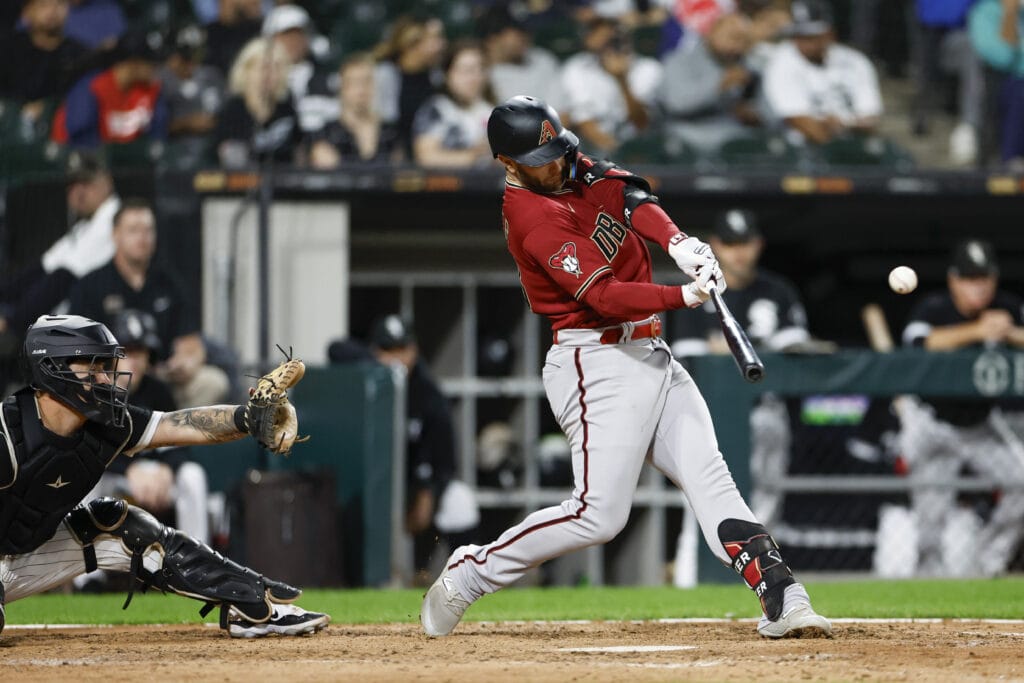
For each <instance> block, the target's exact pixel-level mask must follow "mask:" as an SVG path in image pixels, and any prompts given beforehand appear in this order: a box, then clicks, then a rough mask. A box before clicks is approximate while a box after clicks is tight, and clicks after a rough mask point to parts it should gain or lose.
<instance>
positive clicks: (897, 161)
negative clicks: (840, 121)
mask: <svg viewBox="0 0 1024 683" xmlns="http://www.w3.org/2000/svg"><path fill="white" fill-rule="evenodd" d="M816 156H817V159H818V161H819V162H820V163H822V164H824V165H826V166H838V167H843V166H878V167H882V168H894V169H901V170H906V169H910V168H913V167H914V159H913V157H912V156H911V155H910V153H909V152H907V151H906V150H905V149H903V148H901V147H900V146H899V145H897V144H896V143H894V142H892V141H891V140H887V139H885V138H883V137H880V136H877V135H853V136H849V137H841V138H836V139H835V140H831V141H829V142H827V143H825V144H824V145H821V146H820V147H819V148H818V149H817V154H816Z"/></svg>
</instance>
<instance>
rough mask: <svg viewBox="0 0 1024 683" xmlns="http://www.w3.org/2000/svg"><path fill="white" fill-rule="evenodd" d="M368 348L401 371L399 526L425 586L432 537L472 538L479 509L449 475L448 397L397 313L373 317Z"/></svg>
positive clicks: (454, 541) (453, 543)
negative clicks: (402, 506) (402, 490)
mask: <svg viewBox="0 0 1024 683" xmlns="http://www.w3.org/2000/svg"><path fill="white" fill-rule="evenodd" d="M369 348H370V351H371V353H372V354H373V356H374V358H376V360H377V361H378V362H380V363H382V364H383V365H387V366H389V367H392V368H393V369H395V370H396V371H398V372H401V373H403V374H404V375H405V382H406V434H407V439H406V452H405V464H406V473H407V477H406V519H405V526H406V529H407V530H408V532H409V533H410V534H411V535H412V537H413V564H414V570H415V575H414V582H415V583H417V584H422V585H426V583H429V573H428V567H429V564H430V557H431V555H432V554H433V552H434V549H435V548H436V547H437V544H438V541H439V540H443V541H444V542H445V543H447V544H448V545H449V548H448V550H449V551H450V550H452V549H454V548H455V547H457V546H460V545H463V544H465V543H471V542H473V541H474V540H476V539H475V538H474V536H475V534H476V529H477V525H478V524H479V522H480V511H479V507H478V505H477V503H476V496H475V495H474V494H473V491H472V489H470V488H469V487H468V486H467V485H466V484H464V483H463V482H461V481H458V480H457V479H455V428H454V426H453V424H452V414H451V409H450V408H449V406H448V398H447V397H446V396H445V395H444V393H442V391H441V388H440V387H439V386H438V384H437V381H436V380H435V379H434V378H433V376H432V375H431V374H430V371H429V370H428V369H427V365H426V362H425V361H424V360H423V359H422V357H421V356H420V352H419V346H418V345H417V343H416V336H415V334H414V333H413V330H412V327H411V326H410V325H409V323H408V322H407V321H406V320H404V319H403V318H402V317H401V316H399V315H395V314H392V315H387V316H384V317H382V318H379V319H377V320H376V321H374V323H373V325H372V326H371V329H370V336H369ZM445 552H447V551H445Z"/></svg>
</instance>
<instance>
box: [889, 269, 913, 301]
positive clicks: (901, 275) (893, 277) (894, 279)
mask: <svg viewBox="0 0 1024 683" xmlns="http://www.w3.org/2000/svg"><path fill="white" fill-rule="evenodd" d="M889 287H890V288H891V289H892V291H894V292H896V293H897V294H909V293H910V292H913V291H914V290H915V289H917V273H915V272H914V269H913V268H910V267H909V266H896V267H895V268H893V269H892V270H891V271H889Z"/></svg>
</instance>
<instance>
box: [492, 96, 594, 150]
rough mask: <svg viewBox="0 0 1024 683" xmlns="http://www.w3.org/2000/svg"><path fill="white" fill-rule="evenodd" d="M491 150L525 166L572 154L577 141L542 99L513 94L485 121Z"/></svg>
mask: <svg viewBox="0 0 1024 683" xmlns="http://www.w3.org/2000/svg"><path fill="white" fill-rule="evenodd" d="M487 141H488V142H489V143H491V152H492V153H493V154H494V156H495V157H497V156H498V155H499V154H504V155H505V156H507V157H509V158H511V159H513V160H514V161H517V162H519V163H520V164H523V165H524V166H543V165H544V164H548V163H551V162H552V161H554V160H555V159H557V158H558V157H563V156H564V157H570V158H571V157H574V156H575V155H576V148H577V147H579V144H580V140H579V138H577V137H576V135H575V134H574V133H573V132H572V131H570V130H569V129H568V128H563V127H562V121H561V120H560V119H559V118H558V113H557V112H556V111H555V110H554V109H552V108H551V107H550V106H549V105H548V104H547V103H545V102H544V101H543V100H538V99H537V98H536V97H529V96H527V95H516V96H515V97H510V98H509V99H507V100H505V101H504V102H502V103H501V104H499V105H498V106H497V107H495V108H494V110H493V111H492V112H491V117H490V118H489V119H488V120H487Z"/></svg>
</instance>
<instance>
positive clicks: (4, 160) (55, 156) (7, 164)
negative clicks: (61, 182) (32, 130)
mask: <svg viewBox="0 0 1024 683" xmlns="http://www.w3.org/2000/svg"><path fill="white" fill-rule="evenodd" d="M66 158H67V153H66V150H65V149H64V148H63V147H61V146H60V145H58V144H57V143H55V142H49V141H34V142H20V141H13V142H12V141H6V140H4V141H0V177H3V178H6V179H7V180H8V181H11V182H16V181H19V180H24V179H25V178H27V177H30V176H34V175H39V174H49V173H55V174H61V173H63V172H64V165H65V160H66Z"/></svg>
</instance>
